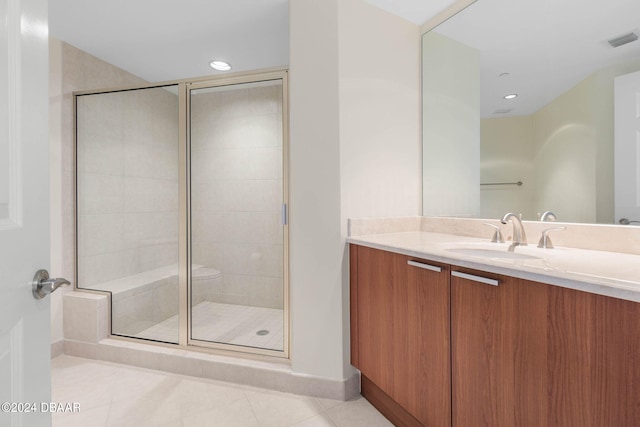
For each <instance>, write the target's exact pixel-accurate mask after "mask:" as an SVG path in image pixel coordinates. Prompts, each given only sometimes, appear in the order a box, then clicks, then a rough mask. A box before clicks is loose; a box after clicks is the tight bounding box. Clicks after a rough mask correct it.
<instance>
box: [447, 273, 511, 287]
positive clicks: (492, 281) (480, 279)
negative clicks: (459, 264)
mask: <svg viewBox="0 0 640 427" xmlns="http://www.w3.org/2000/svg"><path fill="white" fill-rule="evenodd" d="M451 275H452V276H455V277H459V278H461V279H467V280H472V281H474V282H480V283H484V284H485V285H491V286H498V285H499V284H500V282H499V281H497V280H496V279H489V278H488V277H482V276H476V275H475V274H468V273H462V272H461V271H452V272H451Z"/></svg>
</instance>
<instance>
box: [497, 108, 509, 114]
mask: <svg viewBox="0 0 640 427" xmlns="http://www.w3.org/2000/svg"><path fill="white" fill-rule="evenodd" d="M510 112H511V108H506V109H504V110H495V111H494V112H493V114H507V113H510Z"/></svg>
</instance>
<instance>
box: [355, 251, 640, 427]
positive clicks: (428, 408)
mask: <svg viewBox="0 0 640 427" xmlns="http://www.w3.org/2000/svg"><path fill="white" fill-rule="evenodd" d="M350 261H351V355H352V363H353V364H354V366H356V367H357V368H358V369H360V370H361V372H362V393H363V395H364V396H365V397H366V398H367V399H368V400H369V401H370V402H372V403H373V404H374V406H376V407H377V408H378V409H379V410H380V411H381V412H382V413H383V414H385V416H387V417H388V418H389V419H390V420H391V421H392V422H394V424H396V425H403V426H404V425H409V426H411V425H423V426H433V427H441V426H453V427H480V426H486V427H503V426H504V427H514V426H518V427H529V426H531V427H533V426H536V427H538V426H553V427H576V426H580V427H604V426H607V427H608V426H616V427H634V426H640V304H638V303H636V302H631V301H626V300H620V299H616V298H611V297H606V296H601V295H596V294H592V293H588V292H582V291H577V290H573V289H567V288H562V287H559V286H552V285H547V284H543V283H537V282H532V281H528V280H523V279H517V278H513V277H508V276H503V275H495V274H490V273H486V272H482V271H474V270H469V269H463V268H459V267H449V266H446V265H444V266H443V265H440V264H437V266H439V267H441V268H442V272H441V273H437V272H432V271H429V270H424V269H421V268H416V267H411V266H410V265H408V264H407V263H408V261H414V259H412V258H410V257H406V256H403V255H398V254H394V253H390V252H385V251H380V250H375V249H370V248H365V247H362V246H355V245H352V246H351V260H350ZM420 262H423V263H426V264H431V265H436V264H434V263H431V262H430V261H423V260H420ZM460 273H462V276H464V277H459V276H460ZM468 275H471V276H468ZM469 277H471V278H469ZM474 277H479V278H482V279H489V281H491V280H496V281H497V284H498V286H493V285H491V284H486V283H481V282H478V281H476V280H474Z"/></svg>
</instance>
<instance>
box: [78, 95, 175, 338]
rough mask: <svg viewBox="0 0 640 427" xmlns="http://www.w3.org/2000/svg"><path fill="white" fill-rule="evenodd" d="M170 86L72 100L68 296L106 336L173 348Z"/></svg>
mask: <svg viewBox="0 0 640 427" xmlns="http://www.w3.org/2000/svg"><path fill="white" fill-rule="evenodd" d="M178 117H179V115H178V86H177V85H169V86H162V87H151V88H140V89H134V90H120V91H117V90H114V91H108V92H98V93H90V94H85V95H78V96H77V99H76V128H77V137H76V144H77V145H76V153H77V160H76V162H77V165H76V173H77V177H76V180H77V196H76V197H77V214H76V217H77V268H78V276H77V277H78V288H82V289H92V290H98V291H106V292H110V294H111V333H112V334H113V335H118V336H125V337H133V338H142V339H147V340H153V341H161V342H168V343H176V344H177V343H178V337H179V325H178V313H179V305H178V301H179V297H178V296H179V288H178V262H179V256H178V254H179V246H178V245H179V203H178V193H179V181H178V174H179V163H178V148H179V126H178Z"/></svg>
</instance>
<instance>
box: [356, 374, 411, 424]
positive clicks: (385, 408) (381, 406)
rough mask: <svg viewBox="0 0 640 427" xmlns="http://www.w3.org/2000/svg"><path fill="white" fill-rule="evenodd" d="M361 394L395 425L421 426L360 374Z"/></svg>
mask: <svg viewBox="0 0 640 427" xmlns="http://www.w3.org/2000/svg"><path fill="white" fill-rule="evenodd" d="M361 381H362V395H363V396H364V398H365V399H367V400H368V401H369V403H371V404H372V405H373V406H374V407H375V408H376V409H377V410H378V411H380V413H381V414H382V415H384V416H385V417H386V418H387V419H388V420H389V421H391V422H392V423H393V425H396V426H406V427H423V425H422V424H421V423H420V421H418V420H417V419H416V418H415V417H414V416H413V415H411V414H410V413H409V412H407V410H406V409H404V408H403V407H402V406H400V405H399V404H398V403H396V401H395V400H393V399H392V398H391V397H390V396H389V395H387V394H386V393H385V392H384V391H382V389H380V388H379V387H378V386H377V385H376V384H375V383H374V382H373V381H371V380H370V379H369V378H367V377H365V376H364V375H362V378H361Z"/></svg>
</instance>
